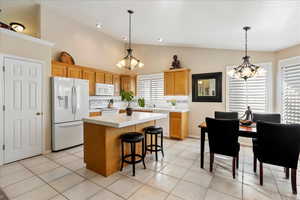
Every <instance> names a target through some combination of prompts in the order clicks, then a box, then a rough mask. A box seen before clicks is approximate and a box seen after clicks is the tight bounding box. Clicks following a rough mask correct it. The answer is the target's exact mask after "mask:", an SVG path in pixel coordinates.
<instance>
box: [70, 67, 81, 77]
mask: <svg viewBox="0 0 300 200" xmlns="http://www.w3.org/2000/svg"><path fill="white" fill-rule="evenodd" d="M67 76H68V77H69V78H80V79H81V78H82V69H81V68H80V67H75V66H68V75H67Z"/></svg>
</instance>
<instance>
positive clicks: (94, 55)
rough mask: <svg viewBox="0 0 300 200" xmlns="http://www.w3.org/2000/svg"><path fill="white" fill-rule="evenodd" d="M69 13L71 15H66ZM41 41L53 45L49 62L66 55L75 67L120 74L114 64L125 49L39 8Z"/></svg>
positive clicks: (103, 36)
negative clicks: (59, 54) (87, 67)
mask: <svg viewBox="0 0 300 200" xmlns="http://www.w3.org/2000/svg"><path fill="white" fill-rule="evenodd" d="M70 12H71V11H70ZM40 15H41V20H40V23H41V38H42V39H44V40H47V41H50V42H53V43H55V46H54V48H53V50H52V58H53V59H56V58H57V55H58V53H59V52H61V51H67V52H69V53H70V54H71V55H72V56H73V58H74V60H75V62H76V64H78V65H82V66H89V67H94V68H100V69H103V70H108V71H113V72H120V71H119V69H118V68H117V67H116V64H117V62H118V61H119V60H120V59H122V58H123V57H124V54H125V46H124V43H123V42H121V41H117V40H115V39H113V38H111V37H110V36H107V35H105V34H103V33H102V32H101V31H98V30H97V29H96V27H95V29H92V28H90V27H87V26H84V25H82V24H80V23H78V22H77V21H74V20H71V19H70V18H69V17H68V16H67V15H68V13H65V15H62V14H60V13H58V12H57V11H56V10H55V9H53V8H51V7H49V6H48V5H41V10H40Z"/></svg>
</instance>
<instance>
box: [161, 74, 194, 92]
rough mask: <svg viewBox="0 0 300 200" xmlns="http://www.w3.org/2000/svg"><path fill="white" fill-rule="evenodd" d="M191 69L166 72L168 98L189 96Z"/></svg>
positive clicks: (165, 85) (165, 86) (165, 81)
mask: <svg viewBox="0 0 300 200" xmlns="http://www.w3.org/2000/svg"><path fill="white" fill-rule="evenodd" d="M189 79H190V70H189V69H175V70H168V71H165V72H164V88H165V92H164V93H165V95H166V96H187V95H189Z"/></svg>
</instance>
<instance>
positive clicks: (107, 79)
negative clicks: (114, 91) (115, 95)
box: [104, 73, 113, 84]
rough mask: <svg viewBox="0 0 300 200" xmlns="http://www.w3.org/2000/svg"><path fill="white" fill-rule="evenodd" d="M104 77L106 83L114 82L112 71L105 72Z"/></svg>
mask: <svg viewBox="0 0 300 200" xmlns="http://www.w3.org/2000/svg"><path fill="white" fill-rule="evenodd" d="M104 77H105V78H104V80H105V83H106V84H113V75H112V74H111V73H105V75H104Z"/></svg>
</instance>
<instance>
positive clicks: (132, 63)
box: [117, 10, 144, 70]
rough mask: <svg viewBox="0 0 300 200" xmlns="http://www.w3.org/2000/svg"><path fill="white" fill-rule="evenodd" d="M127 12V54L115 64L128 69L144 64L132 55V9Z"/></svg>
mask: <svg viewBox="0 0 300 200" xmlns="http://www.w3.org/2000/svg"><path fill="white" fill-rule="evenodd" d="M127 12H128V13H129V38H128V39H129V43H128V49H127V55H126V56H125V57H124V58H123V59H122V60H121V61H120V62H118V64H117V67H119V68H125V69H128V70H134V69H135V68H137V67H139V68H141V67H143V66H144V64H143V63H142V62H141V61H140V60H139V59H137V58H135V57H134V56H133V55H132V51H133V49H132V48H131V15H132V14H133V11H132V10H128V11H127Z"/></svg>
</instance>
